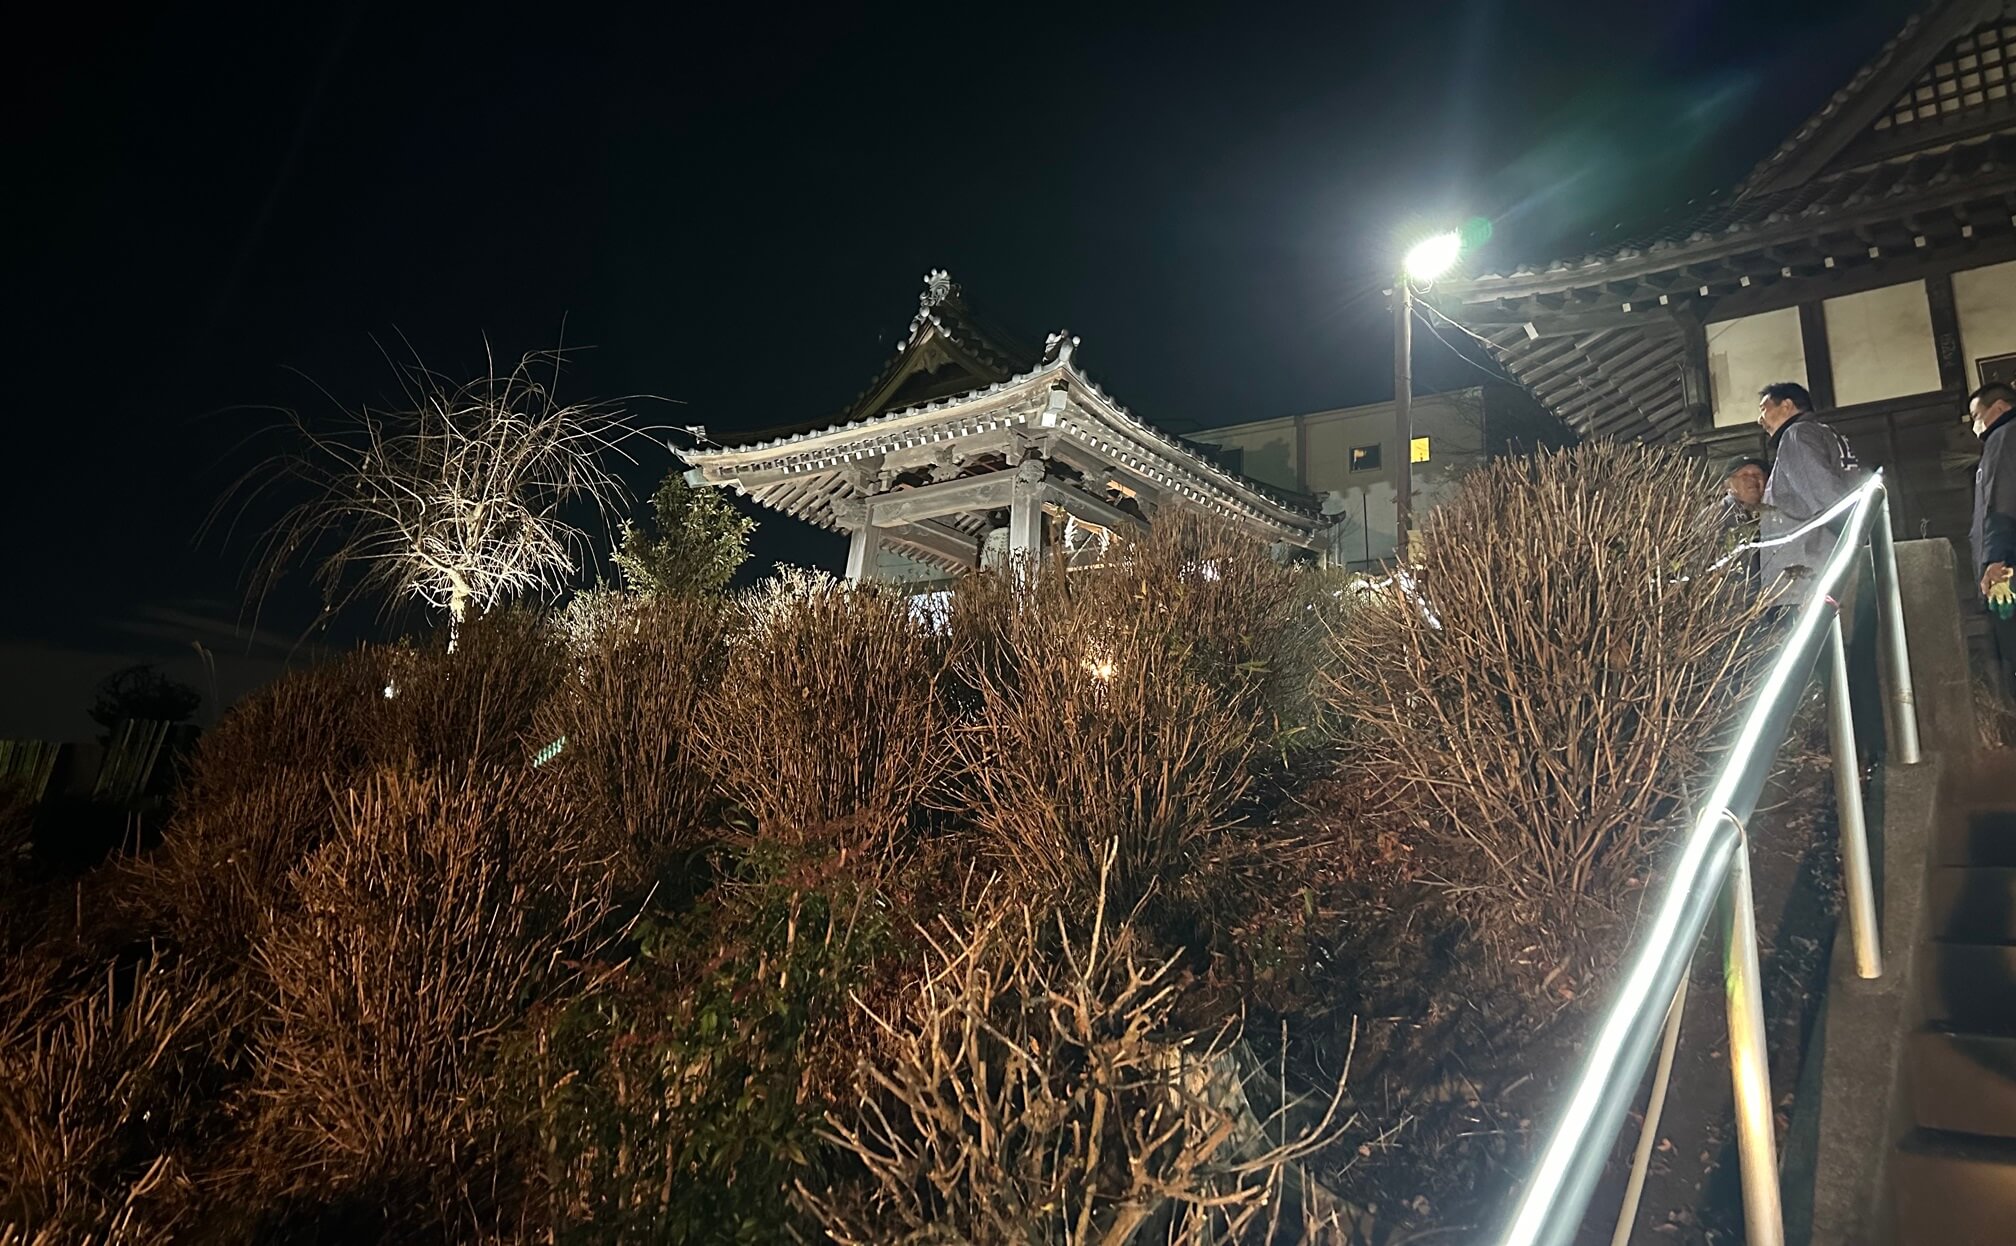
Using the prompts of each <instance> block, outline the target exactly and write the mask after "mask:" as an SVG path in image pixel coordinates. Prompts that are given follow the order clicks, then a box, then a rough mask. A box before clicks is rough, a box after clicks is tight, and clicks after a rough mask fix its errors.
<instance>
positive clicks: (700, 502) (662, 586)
mask: <svg viewBox="0 0 2016 1246" xmlns="http://www.w3.org/2000/svg"><path fill="white" fill-rule="evenodd" d="M755 530H756V521H755V520H753V519H751V518H749V516H747V515H745V514H743V513H742V512H741V511H739V510H737V509H735V504H734V503H733V502H730V501H729V500H728V497H727V495H726V494H725V493H723V492H722V491H721V490H719V489H695V488H694V487H693V486H691V485H689V484H687V483H686V475H685V473H684V472H680V471H675V472H673V473H672V474H670V475H668V476H666V477H665V480H664V483H662V484H660V485H659V486H658V491H657V492H656V493H654V494H652V495H651V525H650V528H649V529H648V530H646V529H641V528H639V527H637V525H635V524H633V523H625V524H624V525H623V539H622V548H620V549H618V550H617V551H616V559H615V561H616V569H617V570H618V571H620V572H622V574H623V586H624V587H625V588H627V589H629V590H630V591H631V592H633V593H638V594H641V595H643V596H646V597H657V596H670V597H704V596H712V595H714V594H716V593H719V592H720V591H721V590H722V589H724V588H726V587H728V582H729V581H730V580H732V579H734V578H735V573H736V572H737V571H738V570H740V569H741V567H742V564H743V563H745V562H747V561H748V560H749V534H750V533H751V532H754V531H755Z"/></svg>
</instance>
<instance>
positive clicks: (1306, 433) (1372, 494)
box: [1189, 388, 1487, 562]
mask: <svg viewBox="0 0 2016 1246" xmlns="http://www.w3.org/2000/svg"><path fill="white" fill-rule="evenodd" d="M1410 414H1411V419H1412V423H1413V426H1414V443H1415V444H1414V446H1413V447H1411V450H1412V453H1413V455H1414V459H1415V461H1414V462H1413V476H1414V492H1415V506H1416V508H1417V511H1418V512H1419V513H1421V514H1425V513H1426V512H1427V511H1428V510H1430V509H1432V508H1433V507H1434V506H1435V505H1436V504H1437V503H1438V502H1440V501H1441V500H1442V499H1444V498H1445V497H1447V496H1448V495H1449V494H1450V493H1451V492H1452V491H1453V490H1454V488H1455V485H1456V481H1457V479H1458V478H1460V477H1461V475H1462V474H1463V473H1464V472H1466V471H1468V470H1469V469H1471V468H1473V467H1475V466H1476V465H1478V464H1479V463H1481V462H1483V461H1484V458H1485V449H1486V423H1487V421H1486V402H1485V391H1484V390H1483V389H1481V388H1478V389H1464V390H1456V391H1453V392H1450V393H1442V394H1422V395H1419V396H1417V397H1416V398H1415V399H1414V403H1413V408H1412V411H1411V413H1410ZM1189 437H1190V440H1192V441H1197V442H1201V443H1204V444H1206V445H1213V446H1219V447H1222V448H1225V449H1228V450H1232V451H1235V452H1236V458H1234V459H1232V460H1230V463H1231V465H1232V466H1234V467H1236V468H1237V469H1238V470H1239V471H1241V472H1243V473H1244V474H1245V475H1247V476H1250V477H1252V478H1253V479H1255V480H1258V481H1260V482H1261V483H1263V484H1270V485H1273V486H1275V487H1276V488H1280V489H1289V490H1293V491H1295V492H1298V493H1308V494H1313V495H1316V496H1318V497H1321V498H1322V499H1323V509H1324V513H1326V514H1330V515H1339V516H1343V517H1344V518H1346V519H1348V520H1349V527H1348V528H1347V530H1346V531H1345V532H1344V533H1343V534H1342V536H1341V538H1340V542H1339V545H1338V547H1337V548H1335V549H1333V550H1332V551H1331V553H1332V556H1333V557H1337V558H1339V559H1341V560H1343V561H1345V562H1362V561H1371V560H1373V559H1379V558H1386V557H1390V556H1391V555H1392V553H1393V537H1394V531H1393V527H1394V514H1395V509H1394V505H1393V487H1394V486H1393V482H1394V476H1395V463H1396V457H1395V456H1396V455H1397V454H1398V453H1399V442H1398V439H1397V436H1396V430H1395V429H1394V426H1393V404H1392V403H1390V402H1378V403H1371V404H1368V405H1366V406H1359V407H1339V408H1335V409H1333V410H1329V411H1316V412H1312V413H1310V414H1308V415H1298V416H1284V417H1280V418H1277V419H1269V420H1256V421H1253V422H1251V423H1247V424H1231V425H1225V426H1222V427H1219V428H1210V429H1204V430H1202V431H1199V432H1195V433H1191V434H1189ZM1424 442H1425V444H1424ZM1368 451H1370V452H1372V453H1374V454H1376V456H1377V466H1373V465H1372V464H1371V461H1370V456H1369V455H1368V454H1367V453H1366V452H1368ZM1423 454H1425V455H1426V457H1425V459H1424V458H1423V457H1422V455H1423ZM1415 522H1416V524H1417V525H1418V524H1419V522H1420V519H1419V515H1418V514H1417V516H1416V520H1415Z"/></svg>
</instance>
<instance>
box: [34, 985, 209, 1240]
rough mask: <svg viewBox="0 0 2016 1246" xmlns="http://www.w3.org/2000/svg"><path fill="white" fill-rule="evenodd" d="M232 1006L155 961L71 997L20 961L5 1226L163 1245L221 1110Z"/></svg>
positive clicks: (49, 1235) (50, 1235)
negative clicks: (220, 1062)
mask: <svg viewBox="0 0 2016 1246" xmlns="http://www.w3.org/2000/svg"><path fill="white" fill-rule="evenodd" d="M224 1012H225V1004H224V999H223V996H222V994H221V993H220V992H219V991H218V989H217V988H215V987H214V986H212V985H210V984H209V983H207V982H206V981H204V980H203V979H202V978H201V977H199V976H198V975H196V974H194V973H191V972H188V971H185V970H182V969H178V968H175V967H172V966H169V965H167V964H165V963H164V962H162V961H160V960H157V959H151V958H150V959H146V960H143V961H140V962H139V963H138V964H136V965H132V966H129V967H124V968H111V967H108V968H106V969H105V970H104V971H103V973H102V976H101V977H99V978H98V979H97V980H96V981H93V982H86V983H85V984H83V985H82V986H81V987H80V988H78V989H76V990H74V991H73V990H68V989H66V987H65V985H64V984H63V983H61V982H60V981H59V980H58V978H57V977H56V976H55V974H54V972H53V967H50V966H38V965H36V964H34V963H32V962H26V961H16V962H15V963H13V964H10V965H9V966H8V968H7V971H6V981H5V984H4V986H0V1230H4V1229H5V1228H6V1227H9V1226H11V1227H12V1228H14V1229H16V1230H18V1231H19V1232H21V1233H22V1234H23V1235H24V1236H27V1235H40V1237H38V1238H37V1240H49V1241H59V1240H60V1241H79V1240H86V1239H89V1238H93V1237H96V1238H99V1239H101V1240H106V1241H165V1240H170V1239H171V1238H172V1236H173V1229H174V1227H175V1225H176V1224H177V1222H178V1221H180V1220H181V1219H182V1217H183V1216H184V1215H185V1214H186V1213H187V1211H188V1209H189V1207H190V1205H191V1204H190V1200H189V1198H188V1187H189V1184H190V1171H191V1163H190V1161H191V1158H192V1157H191V1156H190V1155H189V1154H188V1153H187V1152H186V1150H184V1149H183V1148H184V1147H185V1146H186V1144H187V1143H188V1141H189V1139H190V1138H191V1137H192V1136H199V1135H200V1134H201V1133H202V1132H203V1130H202V1128H201V1126H200V1122H201V1121H202V1119H203V1118H204V1117H206V1116H207V1115H209V1114H210V1113H211V1112H212V1111H213V1110H214V1106H213V1103H212V1097H213V1094H214V1087H215V1080H214V1078H213V1077H211V1076H209V1075H208V1073H207V1072H206V1070H207V1069H208V1068H210V1067H211V1066H212V1065H213V1063H214V1062H215V1061H216V1060H217V1059H219V1058H220V1054H221V1048H220V1043H221V1038H222V1034H223V1031H224V1024H223V1016H224Z"/></svg>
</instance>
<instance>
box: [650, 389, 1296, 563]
mask: <svg viewBox="0 0 2016 1246" xmlns="http://www.w3.org/2000/svg"><path fill="white" fill-rule="evenodd" d="M1060 389H1061V390H1062V391H1063V392H1065V393H1066V394H1067V395H1069V397H1070V398H1071V399H1073V400H1075V401H1076V402H1077V403H1078V404H1079V405H1080V406H1081V407H1082V408H1083V410H1084V411H1085V412H1086V413H1087V414H1089V415H1090V416H1091V417H1092V418H1091V419H1090V420H1078V419H1073V418H1070V417H1069V416H1068V415H1063V416H1058V415H1056V414H1054V413H1052V414H1050V415H1049V416H1048V417H1047V419H1046V416H1045V408H1046V406H1047V404H1048V401H1049V395H1050V394H1051V393H1053V392H1057V391H1059V390H1060ZM1009 427H1015V428H1027V429H1030V430H1032V431H1033V432H1037V433H1050V432H1055V433H1059V434H1062V435H1065V436H1069V437H1072V438H1073V439H1075V440H1077V441H1079V442H1080V443H1082V444H1083V445H1085V446H1086V447H1088V448H1089V449H1091V450H1092V451H1093V452H1095V453H1096V454H1098V455H1100V456H1102V457H1105V458H1108V459H1110V460H1112V461H1113V463H1114V465H1115V466H1116V467H1121V468H1124V469H1127V470H1129V471H1132V472H1135V473H1137V474H1140V475H1142V476H1144V477H1146V478H1147V479H1149V480H1150V481H1151V482H1152V483H1154V484H1156V485H1158V486H1159V487H1162V488H1164V489H1168V490H1171V491H1173V492H1176V493H1178V494H1180V495H1182V496H1184V497H1185V498H1187V499H1188V501H1189V502H1190V503H1191V504H1193V505H1200V506H1203V507H1205V508H1207V509H1211V510H1216V511H1219V512H1221V513H1223V514H1225V515H1227V516H1228V517H1230V518H1234V519H1237V520H1242V521H1244V522H1246V523H1249V524H1252V525H1256V526H1258V527H1261V528H1263V529H1265V530H1267V531H1269V532H1271V533H1273V534H1275V535H1277V536H1279V537H1280V538H1281V539H1284V540H1289V541H1293V542H1296V543H1307V542H1309V541H1310V540H1312V539H1313V534H1314V533H1315V532H1316V531H1317V530H1318V529H1320V528H1321V527H1322V526H1323V519H1322V517H1321V515H1320V513H1319V512H1318V511H1317V510H1316V509H1315V507H1314V506H1297V505H1296V504H1294V503H1293V502H1290V501H1288V500H1286V499H1284V498H1282V497H1280V496H1278V495H1276V494H1274V493H1273V492H1272V491H1271V490H1269V489H1267V488H1266V487H1265V486H1262V485H1260V484H1258V483H1257V482H1254V481H1250V480H1247V479H1246V478H1245V477H1243V476H1240V475H1238V474H1237V473H1234V472H1230V471H1228V470H1226V469H1225V468H1223V467H1221V466H1219V465H1218V464H1216V463H1214V462H1213V461H1211V460H1210V459H1208V458H1206V457H1205V456H1204V455H1202V454H1199V453H1198V452H1196V451H1195V450H1192V449H1190V448H1189V447H1188V446H1186V445H1184V444H1183V443H1182V442H1181V441H1180V440H1178V439H1177V438H1175V437H1172V436H1170V435H1169V434H1167V433H1165V432H1163V431H1161V430H1160V429H1158V428H1156V427H1155V426H1154V425H1152V424H1150V423H1148V422H1147V421H1146V420H1143V419H1141V418H1140V417H1139V416H1136V415H1134V414H1133V413H1132V412H1130V411H1128V410H1127V409H1126V408H1125V407H1123V406H1121V405H1120V404H1119V403H1118V402H1116V401H1114V400H1113V399H1112V398H1111V397H1110V396H1108V395H1107V394H1106V393H1105V391H1104V390H1102V389H1100V388H1099V387H1098V386H1097V385H1095V384H1093V383H1092V382H1091V381H1090V380H1088V379H1087V378H1086V377H1085V376H1084V375H1083V374H1082V373H1081V372H1079V371H1078V370H1077V369H1076V368H1075V367H1073V366H1071V364H1070V363H1069V362H1068V361H1062V362H1053V363H1049V364H1046V365H1044V366H1042V367H1040V368H1036V369H1034V370H1032V371H1029V372H1025V373H1021V374H1020V375H1017V376H1014V377H1011V378H1009V379H1008V380H1005V381H1001V382H998V383H996V384H994V385H989V386H987V387H986V388H984V389H979V390H974V391H971V392H969V393H965V394H957V395H952V396H949V397H946V398H941V399H937V400H934V401H932V402H928V403H924V404H921V405H919V406H916V407H910V408H906V409H903V410H898V411H891V412H889V413H887V414H884V415H879V416H875V417H872V418H866V419H856V420H850V421H848V422H846V423H844V424H837V425H833V426H830V427H828V428H823V429H817V430H813V431H809V432H802V433H795V434H792V435H790V436H786V437H779V438H773V439H770V440H766V441H760V442H755V443H752V444H750V445H745V446H724V447H720V448H718V449H705V450H703V449H693V450H686V451H682V452H681V457H682V458H684V459H685V460H686V461H687V462H688V463H690V464H691V465H693V466H694V467H696V468H698V469H700V472H701V475H702V478H703V479H704V480H705V481H706V482H707V483H709V484H714V485H722V486H729V487H735V488H739V489H741V490H742V491H743V492H744V493H746V494H747V495H748V496H750V497H751V498H752V499H753V500H754V501H756V502H757V503H758V504H759V505H763V506H765V507H768V508H770V509H774V510H779V511H782V512H784V513H786V514H791V515H794V516H796V517H797V518H800V519H803V520H805V521H807V522H809V523H813V524H817V525H818V526H820V527H824V528H829V529H830V528H834V527H836V525H835V523H834V520H833V518H832V504H833V502H834V501H836V500H838V499H840V498H844V497H851V496H854V495H855V493H856V490H855V488H854V485H853V483H852V482H851V481H850V480H848V479H847V478H846V476H845V475H844V473H843V471H842V469H843V468H844V467H845V466H846V465H847V464H849V463H852V462H857V461H860V460H865V459H871V458H874V457H876V456H878V455H881V454H884V453H887V452H889V451H891V450H895V449H908V448H912V447H915V446H920V445H929V444H933V443H937V442H946V441H954V440H958V439H960V438H963V437H969V436H973V435H976V434H980V433H985V432H991V431H996V430H998V429H1001V428H1009ZM759 471H760V472H764V473H769V472H783V473H785V475H783V476H782V477H781V478H778V479H771V480H766V481H764V482H763V483H761V484H750V483H745V481H744V476H745V475H754V474H755V473H757V472H759Z"/></svg>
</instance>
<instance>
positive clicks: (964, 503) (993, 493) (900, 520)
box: [868, 472, 1015, 528]
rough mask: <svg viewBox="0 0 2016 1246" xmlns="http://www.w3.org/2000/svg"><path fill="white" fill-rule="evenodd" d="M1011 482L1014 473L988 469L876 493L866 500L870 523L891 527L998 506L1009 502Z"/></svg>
mask: <svg viewBox="0 0 2016 1246" xmlns="http://www.w3.org/2000/svg"><path fill="white" fill-rule="evenodd" d="M1014 483H1015V473H1014V472H989V473H987V474H986V475H984V476H968V477H967V478H966V479H964V480H949V481H946V482H945V483H944V484H937V485H925V486H923V487H922V488H917V489H905V490H903V491H901V492H899V493H884V494H878V495H877V496H875V497H873V498H870V499H869V503H868V504H869V517H868V518H869V522H870V523H873V524H874V525H876V526H877V527H881V528H894V527H898V526H899V525H902V524H906V523H914V522H916V521H917V520H919V519H937V518H939V517H940V516H943V515H956V514H958V513H959V512H961V511H972V510H994V509H998V508H1000V507H1004V506H1007V505H1008V504H1009V490H1010V488H1011V487H1012V486H1013V485H1014Z"/></svg>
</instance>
